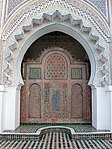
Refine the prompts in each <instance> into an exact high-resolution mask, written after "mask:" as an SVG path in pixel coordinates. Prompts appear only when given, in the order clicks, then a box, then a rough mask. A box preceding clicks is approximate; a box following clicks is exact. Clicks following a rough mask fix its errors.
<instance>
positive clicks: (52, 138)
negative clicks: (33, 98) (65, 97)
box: [0, 125, 112, 149]
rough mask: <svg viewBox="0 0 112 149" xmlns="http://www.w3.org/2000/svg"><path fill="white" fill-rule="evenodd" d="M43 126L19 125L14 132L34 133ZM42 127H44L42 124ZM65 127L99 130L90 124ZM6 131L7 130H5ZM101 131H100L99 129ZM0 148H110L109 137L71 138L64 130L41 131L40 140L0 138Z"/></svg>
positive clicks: (111, 144) (89, 130)
mask: <svg viewBox="0 0 112 149" xmlns="http://www.w3.org/2000/svg"><path fill="white" fill-rule="evenodd" d="M42 127H43V126H37V125H33V126H32V125H26V126H24V125H23V126H20V127H18V128H17V129H16V130H15V131H8V132H14V133H36V132H37V130H38V129H39V128H42ZM44 127H46V126H45V125H44ZM67 127H72V128H74V130H75V132H76V133H80V132H81V133H82V132H99V131H100V130H99V131H97V130H96V129H95V128H93V127H92V126H91V125H70V126H67ZM5 132H7V131H5ZM100 132H101V131H100ZM0 149H112V138H111V139H99V138H96V139H90V138H89V139H84V138H83V139H77V140H72V139H71V137H70V136H69V133H66V132H64V131H62V132H61V131H49V132H46V133H43V135H42V136H41V138H40V140H37V139H36V140H33V139H32V138H30V139H27V140H24V139H9V140H8V139H7V140H6V139H5V138H1V139H0Z"/></svg>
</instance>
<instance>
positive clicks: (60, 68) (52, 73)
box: [45, 53, 67, 80]
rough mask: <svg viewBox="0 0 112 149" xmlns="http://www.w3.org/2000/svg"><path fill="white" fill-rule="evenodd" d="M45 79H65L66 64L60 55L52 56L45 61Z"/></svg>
mask: <svg viewBox="0 0 112 149" xmlns="http://www.w3.org/2000/svg"><path fill="white" fill-rule="evenodd" d="M45 79H50V80H54V79H55V80H57V79H58V80H59V79H67V62H66V60H65V58H64V57H63V56H62V55H60V54H57V53H55V54H52V55H50V56H49V57H48V59H47V60H46V66H45Z"/></svg>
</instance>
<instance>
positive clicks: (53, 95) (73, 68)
mask: <svg viewBox="0 0 112 149" xmlns="http://www.w3.org/2000/svg"><path fill="white" fill-rule="evenodd" d="M48 38H49V39H51V41H52V47H50V48H47V49H44V51H43V52H42V51H41V48H43V46H42V42H46V44H49V42H50V41H49V39H48ZM46 39H48V41H46ZM53 39H54V41H55V42H54V44H53ZM60 39H61V40H60ZM67 40H69V41H68V43H66V41H67ZM56 42H57V43H56ZM36 44H37V45H36ZM46 44H45V45H46ZM67 44H69V45H68V46H67ZM70 44H71V45H70ZM55 45H56V46H55ZM57 45H62V46H63V45H64V46H65V47H66V48H67V49H66V50H65V49H64V48H60V46H57ZM35 46H37V47H36V48H34V47H35ZM40 46H41V48H40V52H41V54H39V52H37V51H35V50H37V49H38V51H39V47H40ZM76 47H77V48H76ZM33 48H34V49H35V50H34V49H33ZM32 49H33V51H32ZM70 49H71V50H70ZM68 50H69V51H68ZM78 50H79V51H78ZM37 53H38V54H37ZM78 54H79V55H80V56H79V55H78ZM31 55H32V56H31ZM35 55H38V56H35ZM31 57H32V58H31ZM89 72H90V66H89V60H88V56H87V54H86V52H85V51H84V49H83V47H82V46H81V45H80V44H79V43H78V41H76V40H75V39H73V38H72V37H70V36H68V35H67V34H64V33H61V32H52V33H49V34H47V35H44V36H43V37H41V39H39V40H37V41H36V42H35V43H34V45H33V46H32V47H31V48H29V50H28V53H26V55H25V57H24V60H23V66H22V74H23V78H24V82H25V85H24V86H23V87H22V90H21V123H23V122H25V123H27V122H37V123H38V122H41V123H43V122H51V123H54V122H58V123H61V122H62V123H63V122H68V123H70V122H72V123H74V122H91V95H90V87H89V86H88V81H89V75H90V74H89Z"/></svg>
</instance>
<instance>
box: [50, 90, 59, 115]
mask: <svg viewBox="0 0 112 149" xmlns="http://www.w3.org/2000/svg"><path fill="white" fill-rule="evenodd" d="M52 111H54V112H59V111H60V93H59V92H58V91H54V92H53V95H52Z"/></svg>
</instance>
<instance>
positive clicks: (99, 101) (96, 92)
mask: <svg viewBox="0 0 112 149" xmlns="http://www.w3.org/2000/svg"><path fill="white" fill-rule="evenodd" d="M92 94H93V95H92V96H93V99H92V122H93V123H92V125H93V126H94V127H95V128H97V129H99V130H110V111H111V107H110V100H111V99H110V95H109V94H108V92H107V90H106V88H105V87H97V88H94V89H92Z"/></svg>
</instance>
